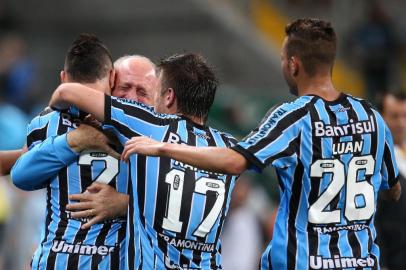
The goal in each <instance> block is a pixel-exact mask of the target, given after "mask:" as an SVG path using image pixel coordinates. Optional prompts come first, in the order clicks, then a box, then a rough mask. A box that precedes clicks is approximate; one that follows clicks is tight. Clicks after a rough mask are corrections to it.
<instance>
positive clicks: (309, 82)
mask: <svg viewBox="0 0 406 270" xmlns="http://www.w3.org/2000/svg"><path fill="white" fill-rule="evenodd" d="M298 92H299V96H304V95H317V96H319V97H321V98H323V99H325V100H328V101H334V100H336V99H337V98H338V97H339V96H340V94H341V93H340V92H339V91H337V90H336V89H335V87H334V85H333V82H332V81H331V77H330V75H328V76H315V77H312V78H305V79H303V80H301V81H300V82H298Z"/></svg>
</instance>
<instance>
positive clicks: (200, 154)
mask: <svg viewBox="0 0 406 270" xmlns="http://www.w3.org/2000/svg"><path fill="white" fill-rule="evenodd" d="M335 54H336V35H335V32H334V29H333V28H332V26H331V24H330V23H328V22H326V21H323V20H318V19H298V20H295V21H293V22H292V23H290V24H289V25H287V27H286V38H285V40H284V44H283V49H282V53H281V63H282V70H283V74H284V77H285V79H286V81H287V83H288V85H289V88H290V90H291V92H292V93H294V94H296V95H298V96H299V98H298V99H296V100H295V101H293V102H291V103H285V104H282V105H280V106H277V107H275V108H273V109H271V110H270V111H269V112H268V113H267V115H266V116H265V118H264V119H263V120H262V121H261V123H260V124H259V126H258V127H257V128H256V129H254V130H253V131H252V132H251V133H250V134H249V135H248V136H247V137H246V138H245V139H244V140H243V141H241V142H239V143H238V144H237V145H235V146H234V147H231V149H227V148H215V147H208V148H195V147H190V146H183V145H179V144H168V143H162V142H155V141H152V140H151V139H150V138H145V137H144V138H142V137H135V138H133V139H132V140H130V141H128V142H127V145H126V149H125V150H124V153H123V157H124V159H126V158H128V156H129V155H130V154H131V153H134V152H136V153H139V154H145V155H160V156H167V157H170V158H173V159H176V160H179V161H181V162H184V163H186V164H190V165H191V166H195V167H199V168H202V169H205V170H210V171H218V172H221V173H228V174H240V173H242V172H243V171H244V170H245V169H247V168H248V167H251V168H254V169H257V170H262V169H263V168H265V167H266V166H268V165H272V166H273V167H275V168H276V171H277V174H278V178H279V186H280V191H281V193H280V207H279V210H278V214H277V218H276V224H275V229H274V234H273V239H272V242H271V243H270V244H269V246H268V248H267V249H266V251H265V253H264V254H263V257H262V260H261V268H262V269H278V270H280V269H301V270H302V269H303V270H305V269H347V268H363V269H377V268H379V248H378V246H377V244H376V242H375V239H376V231H375V227H374V215H375V209H376V200H377V197H378V192H379V191H380V190H388V192H389V195H390V196H391V197H392V198H393V199H394V200H398V199H399V196H400V185H399V183H398V180H397V176H398V170H397V167H396V164H395V160H394V153H393V142H392V136H391V133H390V131H389V129H388V127H387V126H386V124H385V122H384V121H383V119H382V117H381V115H380V114H379V113H378V112H377V111H375V110H374V109H373V108H371V106H370V105H369V104H368V103H367V102H366V101H364V100H362V99H359V98H355V97H352V96H350V95H347V94H344V93H341V92H339V91H338V90H336V89H335V87H334V85H333V83H332V80H331V73H332V70H333V64H334V58H335Z"/></svg>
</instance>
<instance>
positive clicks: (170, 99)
mask: <svg viewBox="0 0 406 270" xmlns="http://www.w3.org/2000/svg"><path fill="white" fill-rule="evenodd" d="M175 104H176V96H175V91H174V90H173V89H172V88H168V90H167V91H166V92H165V106H166V108H168V109H171V108H173V106H174V105H175Z"/></svg>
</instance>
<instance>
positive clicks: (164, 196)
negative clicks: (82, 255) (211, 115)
mask: <svg viewBox="0 0 406 270" xmlns="http://www.w3.org/2000/svg"><path fill="white" fill-rule="evenodd" d="M105 125H106V126H112V127H113V128H114V129H115V130H116V132H117V136H118V138H119V140H120V142H121V143H122V144H124V143H125V142H126V141H127V140H129V139H130V138H132V137H133V136H139V135H143V136H149V137H151V138H153V139H155V140H158V141H163V142H169V143H179V144H180V143H182V144H187V145H191V146H219V147H231V146H232V145H234V143H235V139H234V138H232V137H231V136H230V135H228V134H226V133H222V132H219V131H217V130H215V129H213V128H211V127H208V126H202V125H198V124H196V123H194V122H192V121H190V120H188V119H187V118H185V117H182V116H176V115H166V114H158V113H156V112H154V111H153V109H152V108H151V107H148V106H146V105H144V104H141V103H137V102H132V101H126V100H124V99H120V98H114V97H110V96H106V98H105ZM131 164H132V165H133V166H132V167H131V180H132V185H131V189H130V205H129V208H130V209H129V215H128V218H129V219H128V222H127V223H128V228H129V231H128V232H127V244H128V247H127V249H128V253H127V263H128V269H159V270H160V269H221V244H220V238H219V237H220V233H221V230H222V226H223V222H224V219H225V216H226V214H227V210H228V206H229V203H230V199H231V192H232V190H233V187H234V183H235V179H236V176H230V175H224V174H218V173H213V172H208V171H203V170H200V169H199V168H195V167H192V166H189V165H187V164H183V163H181V162H178V161H176V160H172V159H169V158H166V157H146V156H142V155H132V156H131ZM137 228H138V229H137ZM138 241H139V242H138ZM139 243H141V244H139ZM136 247H140V249H139V250H137V248H136Z"/></svg>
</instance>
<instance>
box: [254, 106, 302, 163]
mask: <svg viewBox="0 0 406 270" xmlns="http://www.w3.org/2000/svg"><path fill="white" fill-rule="evenodd" d="M306 114H308V111H307V110H306V108H305V107H300V108H298V109H296V110H295V111H292V112H289V113H288V114H286V115H285V116H284V117H282V118H281V119H280V120H279V122H278V123H277V124H276V126H274V127H273V128H272V129H271V131H270V132H269V134H268V135H267V136H266V137H264V138H262V139H261V140H259V141H258V142H257V143H256V144H253V145H252V146H251V147H249V148H248V150H249V151H250V152H251V153H256V152H258V151H261V150H263V149H264V148H265V147H266V146H267V145H269V144H270V143H272V142H273V141H275V140H276V139H277V138H278V137H279V136H280V135H281V134H282V133H283V132H284V131H285V130H286V129H287V128H289V127H290V126H291V125H292V124H293V123H296V122H297V121H299V119H302V118H303V117H304V116H305V115H306ZM267 165H268V164H267Z"/></svg>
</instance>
